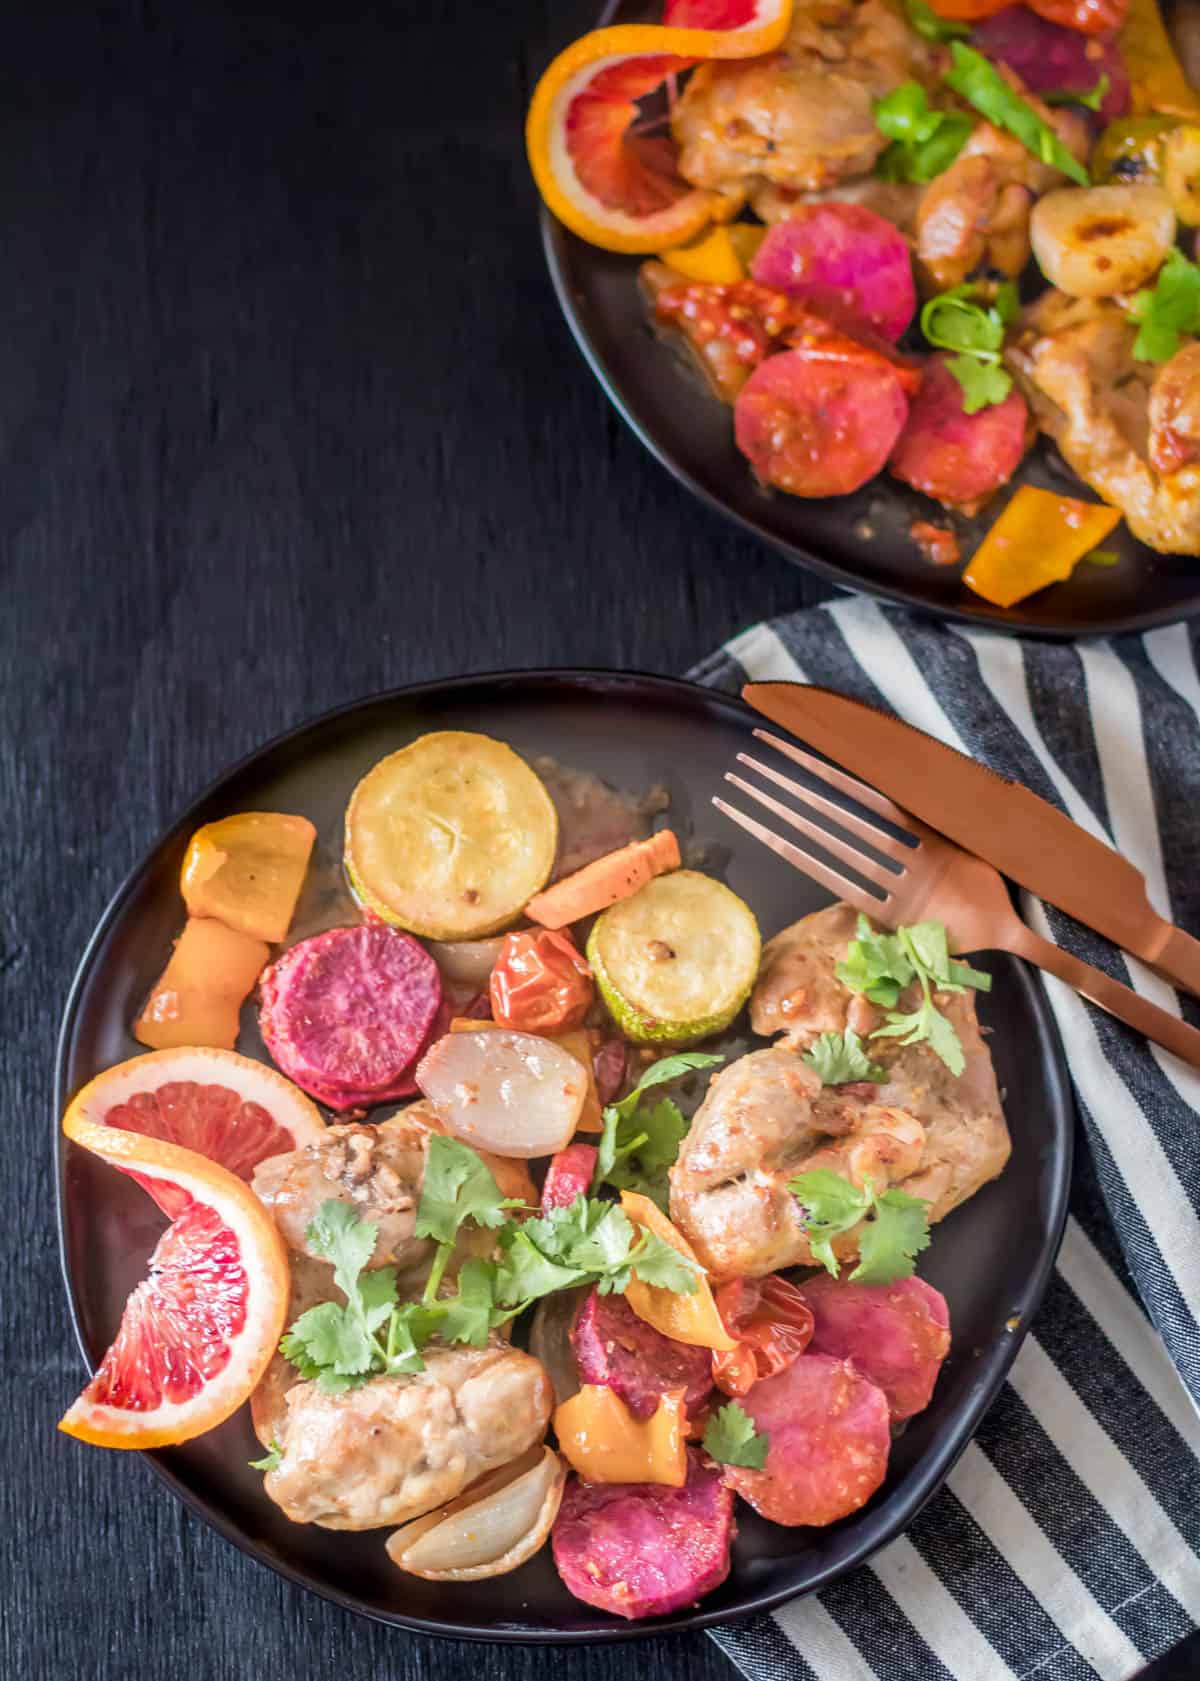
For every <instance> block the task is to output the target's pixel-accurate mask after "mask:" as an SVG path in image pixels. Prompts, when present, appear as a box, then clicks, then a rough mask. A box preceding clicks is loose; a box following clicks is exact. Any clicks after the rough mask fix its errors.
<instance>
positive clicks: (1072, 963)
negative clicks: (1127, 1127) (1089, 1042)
mask: <svg viewBox="0 0 1200 1681" xmlns="http://www.w3.org/2000/svg"><path fill="white" fill-rule="evenodd" d="M754 735H755V737H756V739H757V740H759V741H762V742H765V743H766V744H767V746H769V747H773V748H774V749H775V751H776V752H777V753H782V754H783V755H784V757H785V758H788V759H791V760H792V761H793V762H794V763H795V764H797V765H800V766H801V767H802V769H804V770H805V771H807V772H808V774H809V775H810V776H811V777H814V778H815V779H816V780H817V781H818V782H821V783H824V784H825V785H826V786H827V787H829V788H834V789H836V790H837V791H838V792H839V793H841V794H845V795H847V796H848V797H849V798H850V799H852V800H853V801H854V802H855V803H856V804H857V805H859V806H861V807H863V808H864V809H865V810H867V811H872V812H874V813H875V814H876V816H878V817H882V818H883V819H884V821H885V822H886V823H889V824H891V825H892V827H893V828H895V829H898V830H900V831H901V833H902V834H904V835H905V836H907V837H908V838H907V839H904V840H899V839H897V838H896V836H895V835H893V834H889V833H888V832H887V830H885V829H881V828H877V827H876V825H875V824H874V823H870V822H868V821H867V820H866V819H865V818H862V817H859V816H858V815H857V814H856V813H855V812H853V811H848V810H847V809H846V807H845V806H844V805H842V804H840V803H839V802H838V801H836V800H832V799H830V798H829V796H828V795H826V794H823V793H821V792H819V791H818V790H817V789H815V788H811V787H806V786H805V785H804V784H803V783H800V782H797V781H795V780H794V779H793V778H792V777H789V776H784V775H783V774H782V773H781V772H780V771H778V770H776V769H775V768H774V766H773V765H769V764H765V763H764V762H763V761H762V760H760V759H753V758H751V757H750V755H749V754H748V753H739V754H738V756H737V757H738V762H739V764H743V765H745V766H747V768H748V769H750V770H752V771H755V772H756V773H757V774H758V775H759V776H761V777H764V778H765V779H766V780H767V781H768V782H772V783H774V784H775V785H776V787H778V788H782V789H783V790H784V791H785V792H786V793H788V794H790V795H791V796H792V799H793V800H795V801H798V802H799V803H800V805H801V806H806V807H808V809H809V810H810V811H813V812H816V813H819V814H820V816H821V817H823V818H824V819H825V822H824V823H823V824H820V823H815V822H813V821H812V820H811V819H810V818H808V817H805V816H803V815H802V814H801V813H800V812H798V811H795V810H793V809H792V808H791V806H788V805H785V804H784V803H783V801H782V800H779V799H776V798H775V797H774V796H773V795H771V794H768V793H767V792H766V791H765V790H764V789H762V788H757V787H755V786H754V784H753V783H751V782H747V781H746V780H745V778H744V777H741V776H738V775H736V774H735V773H734V772H733V771H726V773H725V780H726V782H731V783H732V784H733V786H734V787H735V788H739V789H741V791H742V793H743V794H746V795H748V796H749V797H750V798H751V799H752V800H756V801H757V802H758V804H759V805H762V806H765V807H766V808H767V810H768V811H771V812H774V814H775V816H776V817H778V818H780V819H781V820H782V821H783V822H784V823H787V824H789V825H790V826H791V827H792V828H793V829H797V830H799V832H800V833H801V834H802V835H807V836H808V838H809V839H810V840H814V841H816V842H817V844H818V845H819V846H820V847H821V848H822V849H823V850H824V851H825V852H826V853H828V854H829V855H830V856H831V857H834V858H839V859H840V860H841V861H842V862H843V863H844V864H848V865H849V866H850V868H851V869H852V870H854V871H855V872H856V874H858V875H859V876H862V877H864V878H865V879H866V880H867V881H869V882H873V883H874V884H875V885H876V887H877V888H879V890H880V891H879V892H878V893H874V892H871V891H869V890H868V889H867V888H864V887H862V886H860V885H859V883H858V882H856V881H852V880H851V879H850V877H849V876H844V875H842V874H840V872H839V871H837V870H834V869H831V868H830V867H829V866H828V865H827V864H825V863H823V862H822V861H821V859H819V858H814V857H813V855H812V854H811V853H810V852H806V851H805V850H804V849H803V848H802V847H799V846H796V845H795V844H794V843H793V842H792V841H789V840H784V839H783V837H782V836H780V835H777V834H776V833H775V832H774V831H773V830H772V829H769V828H767V826H766V825H765V824H764V823H760V822H759V821H758V820H757V819H756V818H754V817H748V816H747V815H746V814H745V812H742V811H737V810H735V808H734V807H733V806H731V805H729V804H727V803H726V801H724V800H722V799H719V798H717V797H716V796H714V798H713V804H714V805H715V806H716V807H717V810H718V811H722V812H724V814H725V816H726V817H730V818H732V819H733V821H734V822H735V823H738V824H740V825H741V827H742V828H743V829H745V830H747V831H748V832H749V833H750V834H752V835H753V836H754V837H755V838H756V839H757V840H760V841H762V843H763V845H764V846H769V847H770V849H771V851H772V852H776V853H778V854H779V856H780V857H781V858H786V859H787V861H788V863H789V864H793V865H794V866H795V867H796V869H798V870H801V871H802V872H803V873H804V874H805V875H807V876H811V877H812V879H813V880H814V881H818V882H820V884H821V885H822V887H827V888H828V889H829V891H830V892H831V893H834V894H836V895H837V896H838V898H840V899H845V900H846V901H847V902H848V903H849V904H851V905H853V906H854V907H855V908H856V909H857V910H860V911H862V912H863V913H864V914H865V915H866V916H868V917H870V918H871V919H872V920H873V921H875V922H878V923H880V924H882V925H883V926H884V927H885V928H896V927H898V926H899V925H900V924H901V923H912V922H923V921H934V922H941V923H943V924H944V926H945V928H946V934H947V938H948V941H949V945H950V950H951V951H953V952H963V951H1010V952H1013V953H1015V955H1016V956H1018V957H1024V958H1026V959H1027V960H1028V961H1029V962H1030V963H1036V964H1037V966H1038V968H1039V969H1045V970H1046V972H1047V973H1048V974H1051V975H1057V976H1058V978H1059V980H1062V981H1066V983H1067V985H1068V986H1071V987H1074V989H1075V991H1076V992H1078V993H1081V994H1082V995H1083V997H1084V998H1089V999H1091V1001H1092V1003H1093V1004H1098V1005H1099V1006H1100V1008H1101V1009H1102V1010H1107V1011H1108V1012H1109V1014H1110V1015H1114V1016H1116V1017H1117V1019H1118V1020H1119V1021H1123V1022H1125V1023H1127V1025H1128V1026H1130V1027H1132V1028H1135V1029H1136V1031H1137V1032H1139V1033H1144V1034H1145V1036H1146V1037H1147V1039H1152V1040H1153V1041H1154V1043H1155V1044H1156V1045H1162V1046H1163V1047H1164V1048H1165V1049H1166V1050H1168V1051H1174V1053H1175V1054H1176V1056H1180V1057H1182V1058H1183V1059H1184V1061H1185V1062H1189V1063H1191V1064H1192V1066H1193V1067H1196V1068H1200V1031H1198V1030H1197V1029H1196V1028H1194V1027H1190V1026H1189V1025H1188V1023H1187V1022H1185V1021H1181V1020H1180V1019H1179V1017H1178V1016H1173V1015H1171V1014H1170V1013H1169V1012H1168V1011H1167V1010H1163V1009H1160V1008H1159V1006H1158V1005H1157V1004H1152V1003H1151V1002H1150V1001H1149V999H1146V998H1142V997H1141V996H1140V995H1139V994H1138V993H1136V992H1134V991H1133V989H1132V988H1131V987H1128V986H1124V985H1122V983H1121V982H1120V981H1114V980H1113V979H1112V978H1111V977H1110V976H1108V975H1106V974H1104V973H1103V972H1102V971H1101V970H1100V969H1095V968H1093V967H1092V965H1091V964H1090V963H1083V962H1081V961H1080V959H1079V958H1077V957H1072V956H1071V954H1070V952H1066V951H1063V950H1062V949H1061V947H1059V946H1056V945H1052V944H1051V942H1050V941H1049V940H1043V939H1042V938H1041V937H1040V936H1039V935H1037V934H1035V933H1034V932H1033V930H1032V928H1029V927H1027V926H1026V924H1025V923H1024V922H1022V921H1021V918H1020V917H1019V916H1018V915H1017V913H1016V911H1015V910H1014V909H1013V906H1012V901H1011V899H1010V898H1009V895H1008V888H1007V887H1006V886H1005V883H1004V878H1003V877H1002V876H1001V875H1000V872H999V871H998V870H995V869H993V867H992V866H991V864H986V863H984V861H983V859H982V858H976V857H975V856H974V854H973V853H970V852H965V851H964V850H963V848H962V847H960V846H957V845H956V844H955V843H954V842H953V841H949V840H947V839H946V837H945V836H944V835H939V834H938V833H937V831H936V830H934V829H930V828H929V827H928V826H927V825H926V824H924V823H922V822H921V821H920V819H919V818H916V817H913V816H912V815H911V813H910V812H907V811H904V810H902V809H901V807H900V806H898V805H894V804H893V803H892V801H891V800H889V799H887V798H886V797H885V796H884V795H883V794H878V793H876V791H875V789H874V788H870V787H868V786H867V784H866V783H865V782H860V781H859V780H858V778H857V777H855V776H849V775H847V773H846V772H845V771H842V770H838V769H836V768H835V767H834V766H833V765H829V764H826V763H825V761H824V760H823V759H818V758H816V757H815V756H814V755H813V754H812V753H807V752H805V750H804V749H803V748H802V747H796V746H793V744H792V743H791V742H789V741H783V740H782V739H781V738H780V737H779V736H777V735H772V734H771V733H770V731H769V730H755V731H754ZM830 824H835V825H837V827H838V828H840V829H842V830H843V831H845V833H846V834H849V835H853V836H855V837H856V838H857V839H858V840H859V841H862V842H865V843H866V846H867V847H869V848H870V849H871V851H870V852H867V851H865V850H864V849H863V848H861V847H858V846H854V845H852V844H851V843H850V842H849V841H846V840H843V839H841V837H840V836H839V835H838V834H836V833H834V832H832V830H831V828H830V827H829V825H830ZM872 853H877V854H879V855H880V857H873V856H872V855H871V854H872ZM881 858H882V859H890V860H891V862H890V864H888V863H883V862H881Z"/></svg>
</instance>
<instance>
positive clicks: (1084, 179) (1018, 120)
mask: <svg viewBox="0 0 1200 1681" xmlns="http://www.w3.org/2000/svg"><path fill="white" fill-rule="evenodd" d="M950 57H951V59H952V60H953V64H952V67H951V68H950V69H949V70H947V71H946V72H945V81H946V84H947V86H948V87H952V88H953V89H954V91H955V93H957V94H959V95H960V96H961V97H962V98H963V99H965V100H966V102H967V104H968V105H973V106H974V107H975V109H976V110H977V111H978V112H979V113H980V115H981V116H983V117H986V118H987V120H988V122H990V123H994V124H995V125H996V127H997V128H1003V129H1007V131H1008V132H1009V134H1012V135H1015V136H1016V138H1017V139H1018V140H1019V141H1020V142H1021V144H1022V146H1024V147H1025V149H1026V151H1028V152H1032V154H1033V156H1034V157H1035V158H1039V159H1040V160H1041V161H1042V163H1045V164H1049V165H1050V166H1051V168H1053V169H1058V170H1061V171H1062V173H1063V174H1064V175H1067V176H1069V177H1070V178H1071V180H1072V181H1077V182H1078V183H1079V185H1080V186H1081V187H1088V186H1090V185H1091V181H1090V179H1089V177H1088V172H1087V170H1086V169H1085V168H1084V167H1083V165H1082V164H1081V163H1080V162H1079V159H1078V158H1077V157H1075V155H1074V153H1072V152H1071V151H1069V150H1068V149H1067V147H1066V146H1064V145H1063V143H1062V141H1061V140H1060V139H1059V137H1058V135H1057V134H1055V132H1054V130H1053V129H1052V128H1051V127H1050V125H1049V123H1047V122H1045V121H1044V120H1043V119H1042V118H1041V117H1039V116H1038V114H1037V112H1036V111H1035V110H1034V108H1033V106H1032V105H1030V104H1029V103H1028V102H1027V101H1026V100H1024V99H1022V98H1021V96H1020V94H1019V93H1014V92H1013V90H1012V88H1010V87H1009V85H1008V83H1007V82H1006V81H1005V80H1004V77H1003V76H1002V75H1001V74H1000V72H999V71H998V70H997V69H996V67H995V65H994V64H992V63H991V62H990V61H989V60H988V59H986V58H984V56H983V54H982V53H981V52H978V51H977V50H976V49H975V48H974V47H968V46H965V45H964V44H963V42H961V41H952V42H951V43H950Z"/></svg>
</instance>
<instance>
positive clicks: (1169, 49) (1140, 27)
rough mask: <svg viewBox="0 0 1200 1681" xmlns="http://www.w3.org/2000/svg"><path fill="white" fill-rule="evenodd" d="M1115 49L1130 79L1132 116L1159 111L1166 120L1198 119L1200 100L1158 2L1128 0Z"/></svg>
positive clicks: (1153, 0) (1156, 0) (1152, 0)
mask: <svg viewBox="0 0 1200 1681" xmlns="http://www.w3.org/2000/svg"><path fill="white" fill-rule="evenodd" d="M1117 47H1118V50H1119V51H1120V54H1121V58H1122V60H1123V61H1124V64H1125V69H1126V72H1127V73H1128V76H1129V99H1130V110H1131V112H1132V114H1133V115H1134V116H1135V117H1141V116H1145V115H1147V114H1148V113H1149V112H1160V113H1161V114H1162V115H1164V116H1167V117H1187V118H1192V119H1196V118H1200V98H1197V96H1196V94H1195V92H1194V90H1193V89H1192V86H1191V84H1190V83H1189V81H1188V79H1187V77H1186V76H1185V75H1184V73H1183V67H1182V65H1181V64H1180V62H1179V60H1178V58H1176V56H1175V48H1174V47H1173V46H1172V45H1171V37H1170V36H1169V35H1168V34H1167V30H1166V25H1165V24H1164V23H1163V20H1162V13H1161V12H1160V11H1159V9H1158V0H1130V6H1129V11H1128V13H1127V14H1126V17H1125V22H1124V23H1123V24H1122V25H1121V33H1120V34H1119V35H1118V37H1117Z"/></svg>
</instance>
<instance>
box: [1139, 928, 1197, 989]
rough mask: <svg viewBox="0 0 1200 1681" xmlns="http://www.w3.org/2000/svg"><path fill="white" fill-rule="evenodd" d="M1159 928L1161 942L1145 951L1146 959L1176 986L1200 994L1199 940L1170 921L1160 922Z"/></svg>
mask: <svg viewBox="0 0 1200 1681" xmlns="http://www.w3.org/2000/svg"><path fill="white" fill-rule="evenodd" d="M1159 928H1160V929H1161V930H1162V944H1161V946H1160V947H1159V949H1158V950H1157V951H1156V952H1147V961H1148V962H1150V963H1152V964H1153V965H1154V967H1155V968H1156V969H1157V970H1158V971H1159V973H1160V974H1162V975H1165V976H1166V978H1167V979H1168V980H1169V981H1174V982H1175V984H1176V986H1182V987H1186V988H1187V990H1188V991H1189V992H1194V993H1196V994H1197V996H1200V940H1194V939H1193V938H1192V936H1191V935H1190V934H1185V933H1184V931H1183V929H1182V928H1176V927H1175V926H1174V924H1173V923H1170V922H1165V921H1164V922H1160V923H1159Z"/></svg>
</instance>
